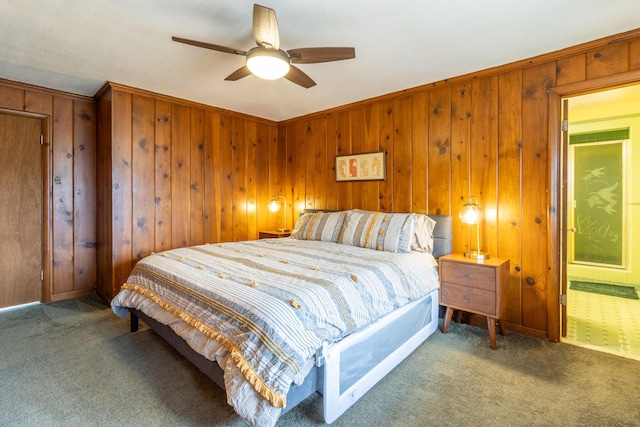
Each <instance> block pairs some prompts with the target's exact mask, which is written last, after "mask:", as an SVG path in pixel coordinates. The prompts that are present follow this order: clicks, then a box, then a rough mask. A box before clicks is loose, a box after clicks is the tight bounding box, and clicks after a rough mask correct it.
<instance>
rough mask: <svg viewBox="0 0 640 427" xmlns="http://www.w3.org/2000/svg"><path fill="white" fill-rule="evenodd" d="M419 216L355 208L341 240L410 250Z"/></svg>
mask: <svg viewBox="0 0 640 427" xmlns="http://www.w3.org/2000/svg"><path fill="white" fill-rule="evenodd" d="M415 223H416V215H415V214H412V213H401V214H399V213H384V212H370V211H362V210H351V211H348V213H347V219H346V221H345V225H344V230H343V232H342V236H341V238H340V240H339V241H338V243H342V244H345V245H351V246H359V247H361V248H369V249H376V250H379V251H387V252H410V251H411V247H410V244H411V238H412V237H413V234H414V227H415Z"/></svg>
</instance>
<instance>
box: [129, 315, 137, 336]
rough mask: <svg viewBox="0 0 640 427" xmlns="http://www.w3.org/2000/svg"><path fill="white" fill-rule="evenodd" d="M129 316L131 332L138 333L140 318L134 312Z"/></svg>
mask: <svg viewBox="0 0 640 427" xmlns="http://www.w3.org/2000/svg"><path fill="white" fill-rule="evenodd" d="M129 315H130V316H131V332H138V316H136V315H135V314H134V313H133V311H130V312H129Z"/></svg>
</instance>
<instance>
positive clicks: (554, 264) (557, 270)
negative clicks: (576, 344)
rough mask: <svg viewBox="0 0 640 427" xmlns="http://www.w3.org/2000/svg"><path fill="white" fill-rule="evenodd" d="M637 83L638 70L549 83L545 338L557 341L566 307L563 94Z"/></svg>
mask: <svg viewBox="0 0 640 427" xmlns="http://www.w3.org/2000/svg"><path fill="white" fill-rule="evenodd" d="M639 83H640V70H636V71H629V72H626V73H620V74H616V75H613V76H608V77H602V78H598V79H593V80H586V81H582V82H577V83H571V84H567V85H563V86H556V87H552V88H550V89H549V90H548V92H549V122H548V123H549V128H548V144H549V145H548V149H549V164H548V168H549V186H548V188H549V195H548V207H549V209H548V214H549V229H548V251H547V253H548V256H549V259H548V266H549V278H548V279H549V294H548V297H547V313H548V314H547V316H548V318H547V322H548V323H547V324H548V331H547V339H548V340H549V341H551V342H559V341H560V334H561V325H563V324H566V320H567V319H566V310H564V309H562V306H561V304H560V294H561V292H562V290H563V289H564V290H565V292H566V266H565V265H564V264H563V263H564V262H565V260H566V259H567V242H566V237H563V236H565V235H566V223H565V218H564V217H565V213H566V207H567V191H566V189H567V173H566V167H563V162H564V160H563V158H564V157H566V156H564V157H563V153H566V149H567V147H563V145H564V143H563V135H562V126H561V122H562V117H561V114H562V98H563V97H566V96H575V95H584V94H587V93H592V92H600V91H602V90H607V89H614V88H616V87H622V86H629V85H633V84H639Z"/></svg>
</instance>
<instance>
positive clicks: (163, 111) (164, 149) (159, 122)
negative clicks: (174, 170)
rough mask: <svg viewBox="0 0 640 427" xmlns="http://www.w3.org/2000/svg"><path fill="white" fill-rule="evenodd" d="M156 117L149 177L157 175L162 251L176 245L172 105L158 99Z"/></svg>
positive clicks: (158, 235)
mask: <svg viewBox="0 0 640 427" xmlns="http://www.w3.org/2000/svg"><path fill="white" fill-rule="evenodd" d="M155 118H156V121H155V136H154V154H155V162H154V169H153V171H146V172H147V176H153V177H154V186H153V188H154V205H155V222H154V227H155V233H154V234H155V251H156V252H161V251H164V250H167V249H170V248H172V247H173V244H172V240H171V236H172V232H171V205H172V201H171V195H172V193H171V128H172V123H173V115H172V108H171V104H170V103H169V102H166V101H161V100H156V111H155ZM142 172H144V171H141V173H142Z"/></svg>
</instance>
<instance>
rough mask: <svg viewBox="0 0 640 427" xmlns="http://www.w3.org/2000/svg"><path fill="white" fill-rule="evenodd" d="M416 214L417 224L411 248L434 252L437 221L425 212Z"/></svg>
mask: <svg viewBox="0 0 640 427" xmlns="http://www.w3.org/2000/svg"><path fill="white" fill-rule="evenodd" d="M415 215H416V226H415V229H414V233H413V236H412V237H411V250H413V251H419V252H429V253H432V252H433V229H434V228H435V227H436V222H435V221H434V220H433V219H432V218H429V217H428V216H427V215H424V214H415Z"/></svg>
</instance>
